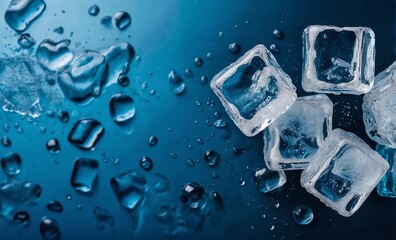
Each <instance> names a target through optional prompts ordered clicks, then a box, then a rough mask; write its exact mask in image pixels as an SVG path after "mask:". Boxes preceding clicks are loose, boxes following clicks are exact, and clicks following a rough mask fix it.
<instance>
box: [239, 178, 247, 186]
mask: <svg viewBox="0 0 396 240" xmlns="http://www.w3.org/2000/svg"><path fill="white" fill-rule="evenodd" d="M245 185H246V181H245V180H243V179H242V178H241V179H239V186H241V187H243V186H245Z"/></svg>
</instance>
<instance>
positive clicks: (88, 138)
mask: <svg viewBox="0 0 396 240" xmlns="http://www.w3.org/2000/svg"><path fill="white" fill-rule="evenodd" d="M103 133H104V127H103V125H102V124H101V123H100V122H99V121H97V120H95V119H92V118H82V119H79V120H78V121H77V122H76V123H75V124H74V126H73V128H72V129H71V130H70V132H69V135H68V136H67V140H68V141H69V142H70V143H71V144H73V145H74V146H76V147H78V148H80V149H83V150H92V149H93V147H95V145H96V143H97V142H98V141H99V139H100V138H101V137H102V135H103Z"/></svg>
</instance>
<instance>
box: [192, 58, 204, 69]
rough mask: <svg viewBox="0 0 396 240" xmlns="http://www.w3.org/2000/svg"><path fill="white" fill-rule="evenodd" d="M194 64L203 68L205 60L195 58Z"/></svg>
mask: <svg viewBox="0 0 396 240" xmlns="http://www.w3.org/2000/svg"><path fill="white" fill-rule="evenodd" d="M194 63H195V65H196V66H197V67H200V66H202V64H203V60H202V58H200V57H195V58H194Z"/></svg>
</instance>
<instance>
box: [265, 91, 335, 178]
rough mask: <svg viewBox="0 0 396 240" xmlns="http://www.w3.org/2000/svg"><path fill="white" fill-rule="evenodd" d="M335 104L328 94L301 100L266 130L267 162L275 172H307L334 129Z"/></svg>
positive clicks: (300, 98) (301, 98)
mask: <svg viewBox="0 0 396 240" xmlns="http://www.w3.org/2000/svg"><path fill="white" fill-rule="evenodd" d="M332 118H333V102H332V101H331V100H330V99H329V98H328V97H327V96H326V95H324V94H317V95H312V96H307V97H299V98H297V101H296V102H295V103H294V104H293V105H292V106H291V107H290V108H289V110H288V111H287V112H286V113H284V114H283V115H281V116H280V117H279V118H278V119H276V120H275V121H274V122H273V123H272V124H271V125H270V126H269V127H268V128H266V129H265V130H264V159H265V161H266V164H267V167H268V168H269V169H271V170H275V171H280V170H298V169H304V168H305V167H306V166H307V165H308V163H309V161H310V160H311V159H312V157H313V155H314V154H315V153H316V151H317V149H318V147H319V146H321V145H322V144H323V142H324V139H325V138H326V137H327V135H328V133H329V132H330V131H331V129H332Z"/></svg>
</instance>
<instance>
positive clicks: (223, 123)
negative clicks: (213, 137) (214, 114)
mask: <svg viewBox="0 0 396 240" xmlns="http://www.w3.org/2000/svg"><path fill="white" fill-rule="evenodd" d="M214 126H215V127H216V128H225V127H227V123H226V121H224V120H223V119H218V120H216V121H215V122H214Z"/></svg>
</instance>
